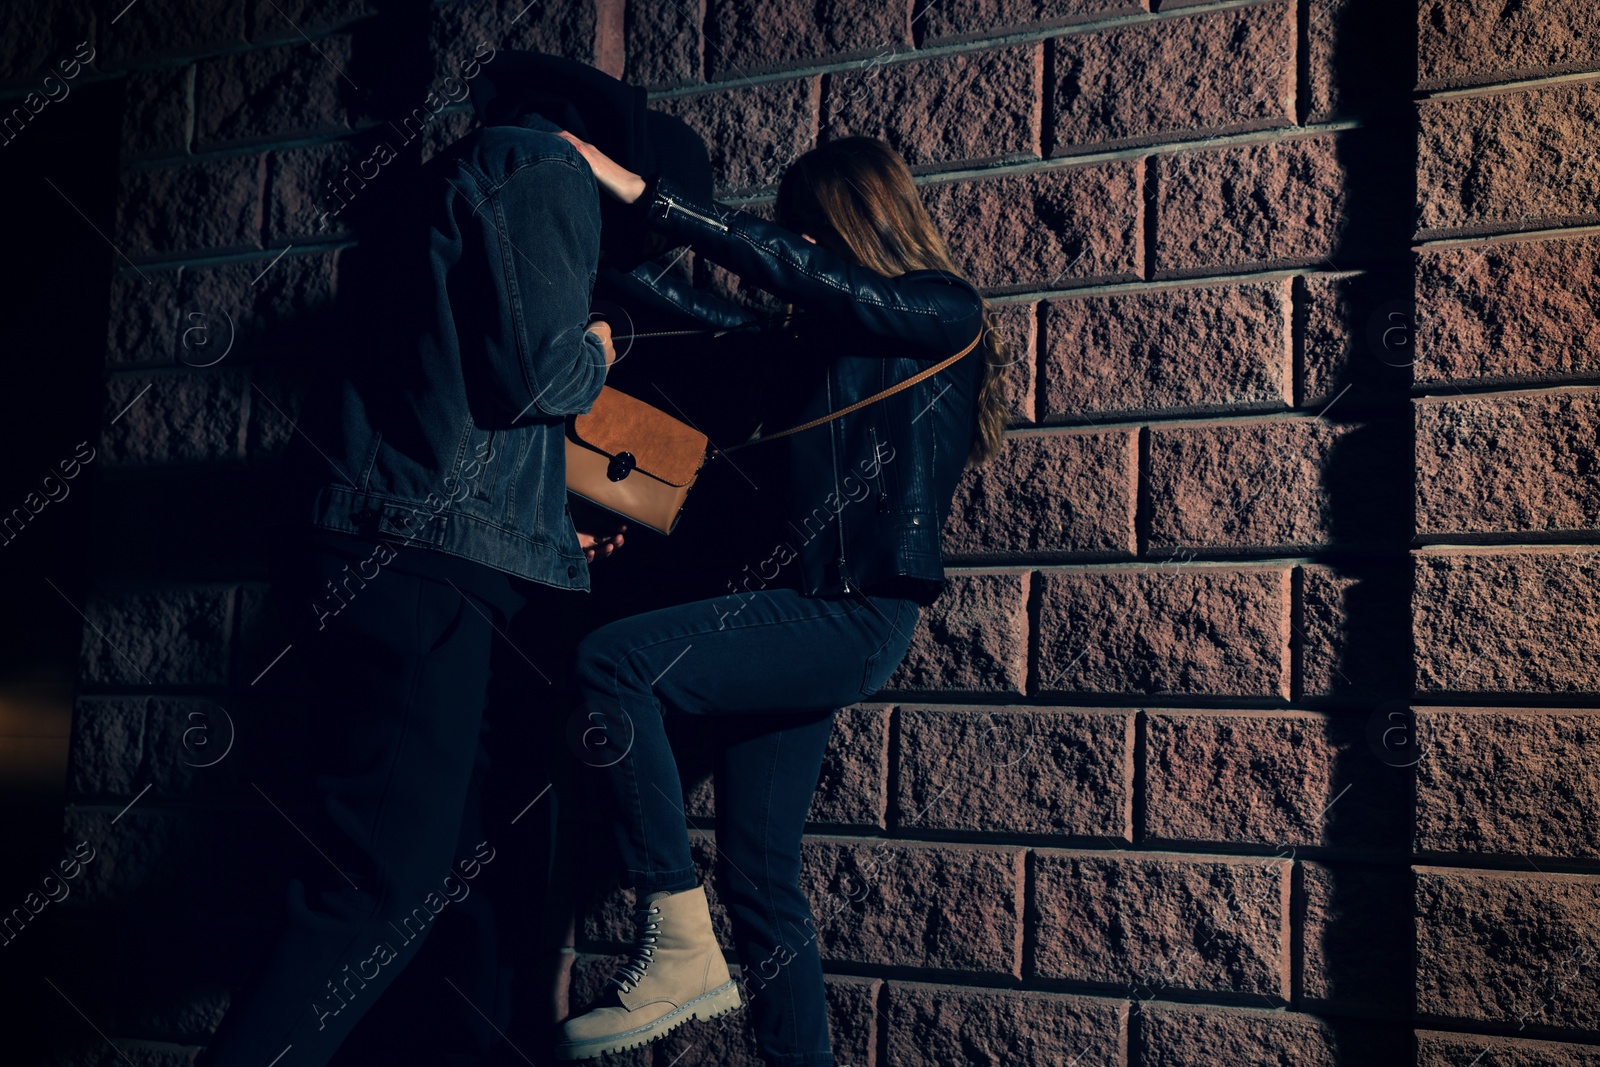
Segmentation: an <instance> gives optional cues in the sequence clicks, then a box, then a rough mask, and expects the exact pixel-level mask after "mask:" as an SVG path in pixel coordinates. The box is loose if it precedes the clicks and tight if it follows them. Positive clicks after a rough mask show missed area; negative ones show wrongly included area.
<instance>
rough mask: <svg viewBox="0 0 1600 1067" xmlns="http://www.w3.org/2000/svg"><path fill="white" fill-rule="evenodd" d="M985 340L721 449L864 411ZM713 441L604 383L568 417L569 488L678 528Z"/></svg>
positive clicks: (663, 527)
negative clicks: (817, 414)
mask: <svg viewBox="0 0 1600 1067" xmlns="http://www.w3.org/2000/svg"><path fill="white" fill-rule="evenodd" d="M685 332H689V331H685ZM981 340H983V333H982V332H979V334H978V336H977V337H975V338H973V340H972V343H971V344H969V345H968V346H967V347H965V348H963V349H962V350H961V351H959V352H957V353H956V354H955V355H953V356H951V357H949V358H948V359H945V360H942V361H940V362H939V363H936V364H934V365H933V366H931V367H929V368H927V369H926V370H923V371H920V372H918V373H916V374H913V375H912V376H911V377H909V378H907V379H905V380H904V381H901V382H897V383H895V384H894V385H892V386H890V387H889V388H887V389H885V390H883V391H882V392H878V393H874V394H873V395H872V396H869V397H867V398H866V399H865V400H858V401H856V402H855V403H854V404H851V405H850V406H849V407H844V408H840V409H839V410H838V411H835V412H832V413H830V414H828V415H824V416H822V417H821V418H819V419H812V420H811V421H810V422H806V423H802V424H801V425H799V426H792V427H790V428H789V429H787V430H783V431H781V432H779V433H774V434H767V435H765V436H762V437H758V438H756V439H754V440H751V441H746V442H744V443H742V444H737V445H734V446H732V447H731V448H725V449H721V450H719V451H718V452H717V453H716V454H717V455H726V454H727V453H729V452H737V451H738V450H740V449H742V448H749V447H750V446H752V445H758V444H764V443H766V442H768V441H776V440H777V439H778V438H780V437H788V436H789V435H790V434H796V433H799V432H801V431H802V430H809V429H811V428H812V427H814V426H821V425H823V424H824V423H828V422H832V421H833V420H834V419H837V418H840V417H842V416H844V415H848V414H850V413H851V412H853V411H859V410H861V409H862V408H864V407H866V406H867V405H868V404H875V403H877V402H878V401H879V400H882V399H884V398H885V397H889V396H893V395H894V394H895V393H898V392H900V391H901V390H902V389H909V388H910V387H911V386H913V385H916V384H917V383H918V382H920V381H922V380H924V379H925V378H931V377H932V376H933V375H935V374H938V373H939V372H940V371H942V370H944V369H945V368H946V367H949V366H952V365H953V364H955V363H956V361H958V360H960V359H961V358H962V357H964V356H966V355H967V354H968V353H969V352H971V351H972V350H973V349H974V348H977V347H978V342H979V341H981ZM706 443H707V441H706V435H705V434H703V433H701V432H700V431H699V430H696V429H695V428H694V427H692V426H689V425H687V424H685V423H683V422H680V421H679V420H677V419H675V418H673V417H672V416H671V415H668V414H667V413H666V412H664V411H662V410H660V409H659V408H654V407H651V406H650V405H649V404H646V403H645V402H644V401H643V400H640V399H638V398H636V397H632V396H629V395H628V394H627V393H624V392H622V391H620V390H617V389H613V388H611V387H610V386H609V385H607V386H604V387H602V388H601V390H600V396H599V397H598V398H596V400H595V402H594V406H593V407H592V408H590V409H589V412H588V414H586V415H574V416H573V417H572V418H570V419H568V420H567V491H568V492H570V493H572V494H573V495H574V496H578V497H582V498H583V499H584V500H587V501H589V502H590V503H591V504H596V505H598V506H600V507H602V508H605V509H606V510H607V511H611V512H615V513H616V514H618V515H621V516H622V517H623V518H625V519H628V520H630V521H632V522H637V523H639V524H641V525H643V526H648V527H650V529H652V530H658V531H660V532H661V533H664V534H670V533H671V532H672V530H673V528H674V527H675V526H677V525H678V516H679V515H680V514H682V512H683V505H684V502H685V501H686V500H688V498H689V490H690V489H692V488H694V482H695V479H696V478H698V477H699V476H700V468H701V467H702V466H704V465H705V461H706Z"/></svg>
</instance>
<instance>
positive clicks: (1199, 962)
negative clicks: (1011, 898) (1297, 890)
mask: <svg viewBox="0 0 1600 1067" xmlns="http://www.w3.org/2000/svg"><path fill="white" fill-rule="evenodd" d="M1289 869H1290V865H1289V863H1287V862H1286V861H1284V860H1279V859H1271V858H1260V859H1239V858H1219V857H1212V856H1186V855H1179V854H1168V853H1161V854H1157V853H1118V854H1114V855H1113V854H1107V853H1099V852H1065V851H1063V852H1056V851H1045V850H1040V851H1036V852H1035V853H1034V880H1033V896H1032V901H1031V903H1032V905H1033V907H1032V909H1031V910H1032V913H1033V914H1035V915H1036V916H1037V920H1036V921H1037V923H1038V926H1037V929H1036V931H1035V943H1034V976H1036V977H1040V978H1060V979H1066V980H1070V981H1080V982H1097V983H1105V984H1110V985H1116V986H1124V985H1125V986H1127V987H1128V988H1129V989H1130V990H1132V989H1137V988H1140V987H1143V988H1145V989H1147V990H1150V991H1156V990H1163V989H1190V990H1207V991H1211V992H1228V993H1254V994H1259V995H1261V996H1265V997H1269V998H1282V999H1287V998H1288V996H1289ZM1198 1062H1211V1061H1204V1060H1202V1061H1198Z"/></svg>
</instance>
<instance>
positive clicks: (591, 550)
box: [578, 526, 627, 563]
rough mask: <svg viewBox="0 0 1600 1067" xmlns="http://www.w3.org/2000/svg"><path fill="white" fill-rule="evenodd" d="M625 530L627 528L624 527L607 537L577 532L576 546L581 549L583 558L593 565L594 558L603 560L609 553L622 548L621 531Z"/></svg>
mask: <svg viewBox="0 0 1600 1067" xmlns="http://www.w3.org/2000/svg"><path fill="white" fill-rule="evenodd" d="M626 529H627V527H626V526H624V527H622V528H621V529H619V530H618V531H617V532H616V533H614V534H611V535H609V536H607V537H601V536H600V535H599V534H592V533H584V532H583V531H582V530H579V531H578V545H579V546H580V547H581V548H582V549H583V558H584V559H586V560H588V561H589V562H590V563H593V562H594V561H595V559H596V557H598V558H600V559H605V558H606V557H607V556H609V555H611V553H613V552H615V551H616V550H617V549H619V548H621V547H622V531H623V530H626Z"/></svg>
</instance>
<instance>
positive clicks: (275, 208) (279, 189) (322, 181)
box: [266, 137, 403, 244]
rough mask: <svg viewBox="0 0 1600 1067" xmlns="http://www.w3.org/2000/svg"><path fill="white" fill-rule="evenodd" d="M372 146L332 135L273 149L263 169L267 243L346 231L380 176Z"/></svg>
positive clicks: (341, 234) (340, 234) (319, 237)
mask: <svg viewBox="0 0 1600 1067" xmlns="http://www.w3.org/2000/svg"><path fill="white" fill-rule="evenodd" d="M395 140H396V141H398V140H399V138H398V137H397V138H395ZM376 151H377V150H376V148H374V149H372V150H364V146H361V145H357V144H356V143H354V142H351V141H332V142H329V143H327V144H318V145H310V146H308V147H305V148H290V149H285V150H284V151H281V152H273V153H272V154H271V156H270V157H269V166H268V169H267V209H266V241H267V243H268V244H286V243H288V242H290V241H297V240H301V239H312V240H327V239H329V238H335V237H344V236H348V235H349V234H350V232H351V226H352V223H353V220H354V219H355V218H358V217H360V209H361V208H362V207H366V206H370V205H371V202H372V200H373V198H374V196H375V194H373V193H371V192H369V191H368V188H369V186H370V184H371V183H372V182H376V181H380V180H382V179H383V177H384V172H383V170H382V169H381V167H380V166H379V164H378V158H379V157H378V156H376V155H375V154H374V153H375V152H376ZM396 165H403V164H396ZM368 179H370V181H369V180H368Z"/></svg>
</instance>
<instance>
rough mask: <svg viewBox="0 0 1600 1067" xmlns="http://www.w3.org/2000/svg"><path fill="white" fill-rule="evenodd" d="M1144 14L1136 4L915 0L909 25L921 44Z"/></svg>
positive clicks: (1125, 0)
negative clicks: (913, 29)
mask: <svg viewBox="0 0 1600 1067" xmlns="http://www.w3.org/2000/svg"><path fill="white" fill-rule="evenodd" d="M1144 10H1145V5H1144V4H1143V3H1141V2H1140V0H917V4H916V13H915V14H914V16H913V18H912V22H913V25H918V24H920V27H919V30H918V32H919V34H920V36H921V37H922V39H923V41H924V43H932V42H933V41H935V40H952V41H959V40H963V39H966V38H972V37H994V36H997V35H999V34H1002V33H1006V32H1009V31H1012V30H1023V29H1032V28H1035V27H1042V26H1066V25H1070V24H1071V23H1074V22H1089V21H1092V20H1094V19H1102V18H1109V17H1111V16H1113V15H1133V14H1137V13H1140V12H1142V11H1144Z"/></svg>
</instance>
